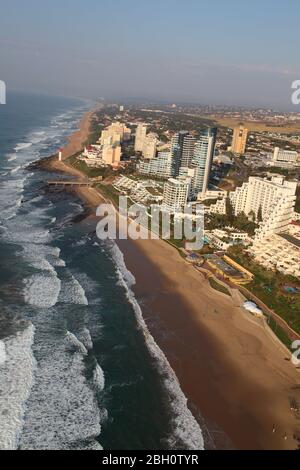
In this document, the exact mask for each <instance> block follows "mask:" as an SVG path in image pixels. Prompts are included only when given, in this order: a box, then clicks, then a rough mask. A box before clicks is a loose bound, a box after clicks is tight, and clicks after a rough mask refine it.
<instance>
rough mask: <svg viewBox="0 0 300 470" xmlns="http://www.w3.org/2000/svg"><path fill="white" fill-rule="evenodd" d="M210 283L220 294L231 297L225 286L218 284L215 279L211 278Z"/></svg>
mask: <svg viewBox="0 0 300 470" xmlns="http://www.w3.org/2000/svg"><path fill="white" fill-rule="evenodd" d="M209 283H210V285H211V287H212V288H213V289H215V290H217V291H219V292H222V293H223V294H226V295H229V296H231V294H230V292H229V290H228V289H227V288H226V287H225V286H223V285H222V284H220V283H219V282H217V281H216V280H215V279H214V278H213V277H210V278H209Z"/></svg>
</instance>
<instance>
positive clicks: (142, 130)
mask: <svg viewBox="0 0 300 470" xmlns="http://www.w3.org/2000/svg"><path fill="white" fill-rule="evenodd" d="M146 135H147V125H146V124H138V125H137V128H136V131H135V144H134V150H135V152H142V151H143V147H144V141H145V139H146Z"/></svg>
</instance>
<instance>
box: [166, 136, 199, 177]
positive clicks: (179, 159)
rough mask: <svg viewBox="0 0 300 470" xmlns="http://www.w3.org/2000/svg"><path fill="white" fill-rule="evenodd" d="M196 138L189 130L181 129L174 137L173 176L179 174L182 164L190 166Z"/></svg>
mask: <svg viewBox="0 0 300 470" xmlns="http://www.w3.org/2000/svg"><path fill="white" fill-rule="evenodd" d="M194 146H195V138H194V137H193V136H192V135H191V134H190V133H189V132H188V131H180V132H178V133H177V134H175V135H174V137H173V139H172V147H171V153H172V159H173V171H172V175H173V176H178V175H179V169H180V167H181V166H184V167H189V166H190V164H191V163H192V159H193V155H194Z"/></svg>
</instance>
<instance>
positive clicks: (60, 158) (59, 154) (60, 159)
mask: <svg viewBox="0 0 300 470" xmlns="http://www.w3.org/2000/svg"><path fill="white" fill-rule="evenodd" d="M58 161H59V162H61V161H62V151H61V150H60V151H59V152H58Z"/></svg>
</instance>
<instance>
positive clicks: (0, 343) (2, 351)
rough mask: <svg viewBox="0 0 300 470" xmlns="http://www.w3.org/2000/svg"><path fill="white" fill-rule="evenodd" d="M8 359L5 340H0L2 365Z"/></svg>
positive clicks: (0, 361)
mask: <svg viewBox="0 0 300 470" xmlns="http://www.w3.org/2000/svg"><path fill="white" fill-rule="evenodd" d="M5 361H6V348H5V343H4V341H0V366H1V364H4V362H5Z"/></svg>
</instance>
